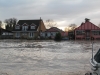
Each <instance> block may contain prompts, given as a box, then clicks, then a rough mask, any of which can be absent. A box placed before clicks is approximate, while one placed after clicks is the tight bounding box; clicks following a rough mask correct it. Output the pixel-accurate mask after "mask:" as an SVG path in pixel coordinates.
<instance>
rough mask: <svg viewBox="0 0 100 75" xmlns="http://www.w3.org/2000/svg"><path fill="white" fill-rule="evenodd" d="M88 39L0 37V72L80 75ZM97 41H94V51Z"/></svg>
mask: <svg viewBox="0 0 100 75" xmlns="http://www.w3.org/2000/svg"><path fill="white" fill-rule="evenodd" d="M91 47H92V44H91V41H62V42H54V41H32V40H0V75H75V74H76V75H84V74H85V72H88V71H91V68H90V62H89V61H90V59H91V56H92V55H91ZM99 48H100V41H95V42H94V54H95V53H96V52H97V50H98V49H99Z"/></svg>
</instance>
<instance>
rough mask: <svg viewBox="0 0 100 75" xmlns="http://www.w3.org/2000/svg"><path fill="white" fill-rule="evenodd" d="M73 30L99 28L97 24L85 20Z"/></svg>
mask: <svg viewBox="0 0 100 75" xmlns="http://www.w3.org/2000/svg"><path fill="white" fill-rule="evenodd" d="M75 30H100V28H99V27H98V26H96V25H95V24H93V23H91V22H90V21H86V22H85V23H82V24H81V25H80V26H79V27H77V28H76V29H75Z"/></svg>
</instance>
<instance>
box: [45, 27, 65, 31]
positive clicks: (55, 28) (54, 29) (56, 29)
mask: <svg viewBox="0 0 100 75" xmlns="http://www.w3.org/2000/svg"><path fill="white" fill-rule="evenodd" d="M46 32H64V31H62V30H61V29H59V28H57V27H51V28H50V29H47V30H46Z"/></svg>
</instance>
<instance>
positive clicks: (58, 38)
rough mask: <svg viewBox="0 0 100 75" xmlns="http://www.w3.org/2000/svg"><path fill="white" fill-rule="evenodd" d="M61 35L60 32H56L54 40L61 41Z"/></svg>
mask: <svg viewBox="0 0 100 75" xmlns="http://www.w3.org/2000/svg"><path fill="white" fill-rule="evenodd" d="M61 39H62V37H61V34H60V33H56V36H55V39H54V40H55V41H61Z"/></svg>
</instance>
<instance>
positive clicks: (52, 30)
mask: <svg viewBox="0 0 100 75" xmlns="http://www.w3.org/2000/svg"><path fill="white" fill-rule="evenodd" d="M56 33H61V36H62V37H64V36H66V33H65V32H64V31H62V30H61V29H59V28H57V27H51V28H50V29H47V30H46V31H45V32H44V33H43V34H44V35H43V37H45V38H52V39H54V37H55V36H56Z"/></svg>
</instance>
